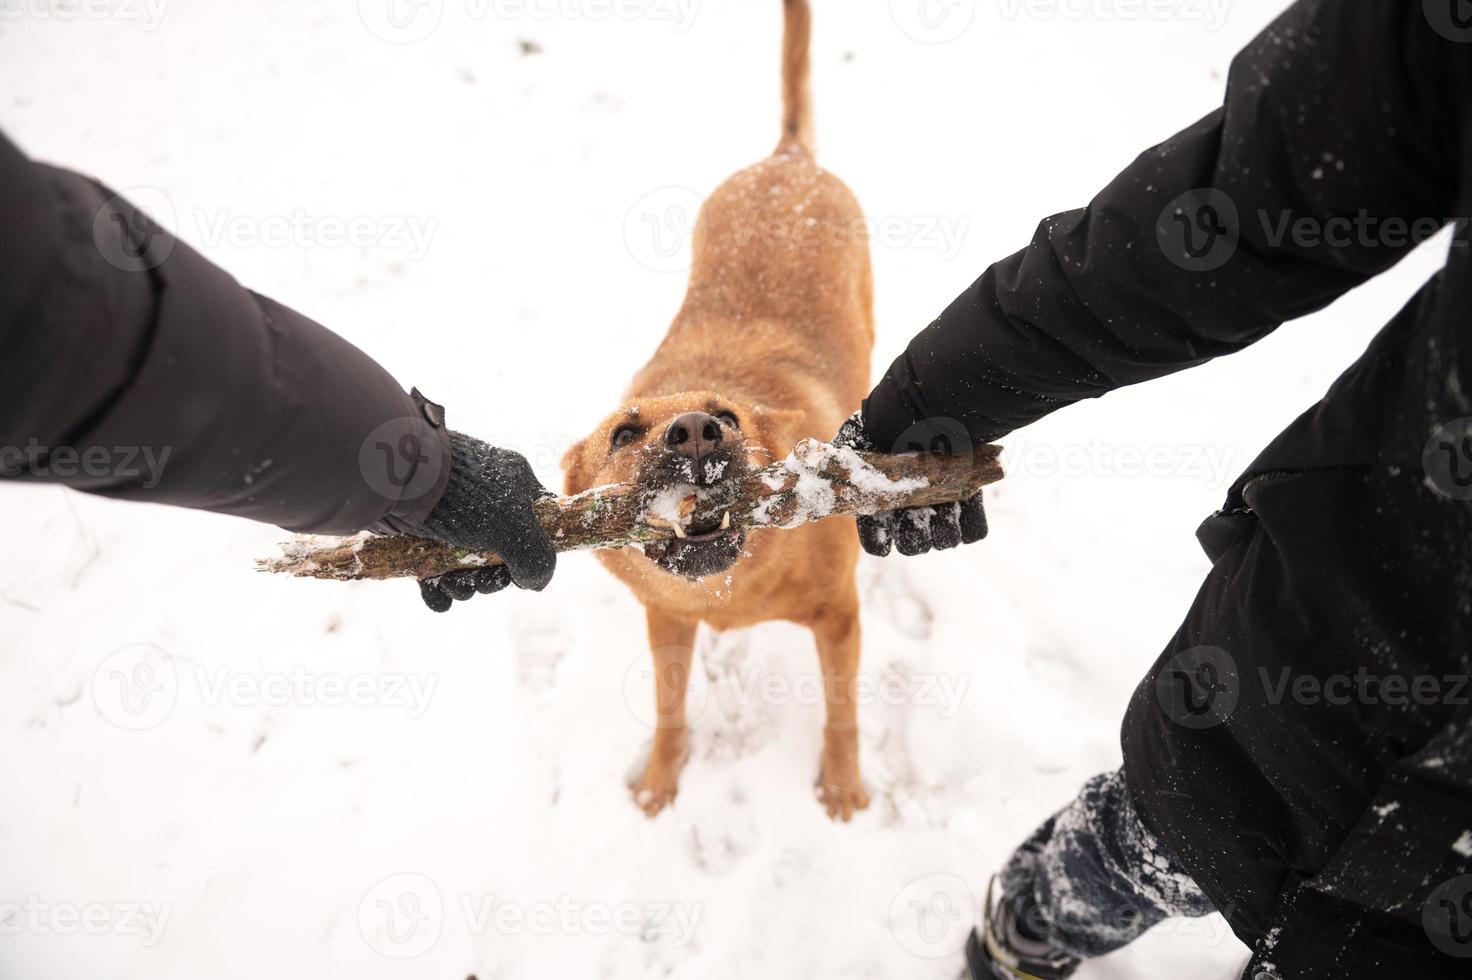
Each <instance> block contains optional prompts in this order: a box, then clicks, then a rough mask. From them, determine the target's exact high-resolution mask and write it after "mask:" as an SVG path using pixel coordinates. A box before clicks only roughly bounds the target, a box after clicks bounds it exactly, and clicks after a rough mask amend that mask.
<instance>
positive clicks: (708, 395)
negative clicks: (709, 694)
mask: <svg viewBox="0 0 1472 980" xmlns="http://www.w3.org/2000/svg"><path fill="white" fill-rule="evenodd" d="M809 23H810V14H809V11H808V5H807V2H806V0H785V26H784V36H783V57H782V92H783V120H782V127H783V128H782V138H781V140H780V142H779V143H778V144H777V149H776V150H775V151H774V152H773V154H772V155H771V156H770V157H768V158H766V159H765V160H762V161H761V162H760V163H757V164H756V165H754V166H751V167H748V168H747V169H745V170H742V171H740V172H739V173H737V174H735V175H734V176H732V177H731V178H729V179H728V180H726V182H725V183H723V184H721V186H720V187H718V188H716V190H715V192H714V193H713V194H711V196H710V197H709V198H708V199H707V200H706V201H705V203H704V205H703V206H702V207H701V210H700V216H699V219H698V220H697V222H696V227H695V233H694V239H693V249H694V264H693V266H692V268H691V271H690V284H689V287H688V290H687V292H686V295H685V302H684V304H683V306H682V307H681V308H680V312H679V313H678V314H677V315H676V316H675V321H674V323H673V324H672V325H671V326H670V329H669V332H668V333H667V334H666V336H665V338H664V342H663V343H661V344H660V346H659V349H658V350H657V351H656V352H655V354H654V357H653V358H652V359H651V360H650V361H649V363H648V364H646V365H645V366H644V368H643V370H641V371H640V372H639V373H638V374H637V375H636V376H635V377H634V381H633V383H632V384H631V385H630V387H629V390H628V393H627V395H626V398H627V403H626V404H625V406H624V407H623V408H621V409H620V410H619V411H617V412H615V413H613V415H611V416H609V417H608V418H607V419H605V420H604V421H603V422H602V423H601V424H600V425H599V426H598V428H597V429H595V430H594V431H593V433H592V435H590V436H588V437H587V438H586V439H584V440H583V441H582V442H580V443H578V444H577V445H576V446H574V447H573V448H572V449H570V450H569V451H568V453H567V455H566V456H565V457H564V458H563V461H562V465H563V469H564V470H565V471H566V474H567V492H568V493H577V492H579V491H582V490H586V489H588V488H590V487H594V486H599V485H602V484H608V483H625V482H642V483H645V484H646V485H647V484H649V483H650V481H653V482H654V483H655V484H657V485H674V484H694V485H695V486H696V487H698V488H699V489H700V491H701V492H702V493H706V494H719V493H720V492H722V490H726V489H730V488H733V487H734V484H735V481H736V480H737V479H738V478H739V476H740V474H741V473H743V472H745V471H746V468H747V467H749V466H753V465H756V466H760V465H765V464H766V463H769V462H771V461H772V460H774V459H780V458H782V457H783V456H785V455H786V454H787V452H788V450H789V449H790V448H791V447H792V445H793V444H794V443H795V442H796V441H797V440H798V439H801V438H803V437H806V436H816V437H818V438H822V439H827V438H830V437H831V436H832V435H833V433H835V432H836V431H838V427H839V426H840V425H841V424H842V422H843V420H844V418H845V417H846V416H847V415H848V414H849V413H850V412H852V411H853V410H854V408H856V407H857V406H858V404H859V402H860V400H861V399H862V398H863V397H864V394H865V393H866V392H867V391H868V380H869V352H870V348H871V347H872V346H873V341H874V327H873V304H872V292H873V286H872V280H871V276H870V271H869V251H868V244H867V240H866V238H865V235H864V224H863V212H862V211H860V210H859V205H858V202H857V201H856V200H855V199H854V196H853V194H852V193H850V192H849V190H848V188H847V187H845V186H844V185H843V184H842V183H841V182H840V181H839V180H838V178H836V177H834V176H833V175H832V174H829V173H826V172H824V171H823V170H821V169H819V167H818V165H817V164H816V163H814V162H813V150H812V137H811V128H810V120H809V115H810V107H809V97H808V35H809ZM732 492H734V491H732ZM858 550H859V549H858V539H857V536H856V535H855V532H854V525H853V521H852V520H851V519H849V518H831V519H829V520H826V521H821V522H819V523H817V524H809V525H806V526H804V527H801V528H798V529H796V530H789V531H782V530H753V531H751V532H750V533H746V532H743V531H742V530H741V529H739V528H734V529H733V528H729V527H724V526H722V525H719V524H714V523H713V524H712V526H710V527H701V528H696V527H690V528H688V529H686V533H685V536H684V537H683V538H682V539H679V540H676V541H672V542H670V543H669V544H668V545H663V544H661V545H650V546H646V547H645V548H644V549H642V550H641V549H636V548H625V549H622V550H619V551H604V552H600V553H599V558H600V559H601V560H602V561H603V563H604V565H606V566H607V567H608V569H609V570H610V571H612V572H613V574H614V575H616V576H618V577H619V578H620V579H622V580H623V581H624V582H625V583H627V584H628V586H629V587H630V588H631V589H633V591H634V594H635V595H636V596H638V597H639V599H640V601H642V602H643V603H644V607H645V611H646V613H647V614H648V621H649V645H650V647H651V648H652V650H653V653H654V665H655V706H656V710H657V712H658V719H659V724H658V727H657V729H656V732H655V738H654V746H653V750H652V752H651V754H650V757H649V761H648V764H647V766H646V768H645V770H644V774H643V776H642V778H640V779H639V781H638V782H637V784H636V785H635V786H634V787H633V789H634V796H635V800H636V801H637V802H638V804H639V805H640V806H641V807H642V808H643V809H644V811H645V812H646V813H648V814H649V815H651V816H653V815H654V814H656V813H658V812H659V811H660V810H661V809H662V808H664V807H665V806H666V805H668V804H669V803H670V802H671V801H672V800H674V798H675V792H676V789H677V787H678V784H679V776H680V770H681V768H682V766H683V765H684V762H685V757H686V751H687V749H686V746H687V742H686V738H687V735H686V729H685V712H684V701H685V691H686V687H687V683H688V679H689V672H690V662H691V650H692V648H693V646H694V642H695V630H696V626H697V624H699V623H701V622H705V623H707V624H708V625H710V626H711V627H712V628H714V629H717V630H728V629H736V628H739V627H744V626H750V625H752V624H754V623H759V622H763V621H765V620H774V619H785V620H791V621H793V622H796V623H801V624H802V625H804V626H807V627H809V628H810V629H812V631H813V635H814V637H815V639H816V640H817V647H818V660H819V663H820V666H821V669H822V674H823V680H824V690H825V695H826V699H827V711H828V717H827V724H826V726H825V727H824V730H823V757H822V763H821V770H820V773H819V777H818V795H819V799H820V800H821V801H822V802H823V804H824V806H825V807H826V808H827V810H828V814H829V816H831V817H841V818H843V819H844V820H848V819H849V818H850V817H851V816H852V815H853V812H854V811H855V810H860V809H863V808H864V807H865V806H867V805H868V802H869V798H868V794H867V793H866V792H865V790H864V784H863V781H862V779H861V778H860V776H859V757H858V727H857V718H856V714H855V710H854V709H855V704H854V694H855V683H856V679H857V672H858V666H859V600H858V591H857V589H856V587H855V583H854V564H855V562H856V560H857V558H858Z"/></svg>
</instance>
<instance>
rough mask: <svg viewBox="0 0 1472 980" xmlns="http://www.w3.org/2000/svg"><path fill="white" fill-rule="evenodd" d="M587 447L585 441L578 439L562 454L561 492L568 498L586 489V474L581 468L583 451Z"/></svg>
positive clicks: (586, 441)
mask: <svg viewBox="0 0 1472 980" xmlns="http://www.w3.org/2000/svg"><path fill="white" fill-rule="evenodd" d="M587 445H588V440H587V439H579V440H578V441H577V442H575V443H573V444H572V446H571V448H569V449H568V451H567V452H565V453H563V454H562V473H563V477H562V492H563V493H565V494H568V495H569V496H571V495H572V494H575V493H582V492H583V491H584V490H586V489H588V488H587V486H586V483H587V473H585V472H584V467H583V449H584V448H585V447H586V446H587Z"/></svg>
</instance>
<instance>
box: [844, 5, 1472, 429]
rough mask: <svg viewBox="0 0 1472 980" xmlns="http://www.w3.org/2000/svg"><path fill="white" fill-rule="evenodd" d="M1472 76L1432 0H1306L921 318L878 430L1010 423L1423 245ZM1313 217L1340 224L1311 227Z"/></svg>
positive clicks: (1097, 390) (1223, 348) (885, 396)
mask: <svg viewBox="0 0 1472 980" xmlns="http://www.w3.org/2000/svg"><path fill="white" fill-rule="evenodd" d="M1469 87H1472V44H1464V43H1455V42H1453V41H1451V40H1449V39H1448V38H1446V37H1443V36H1442V35H1441V34H1439V33H1438V32H1437V30H1436V29H1435V28H1434V27H1433V26H1432V24H1430V23H1429V22H1428V20H1427V17H1426V14H1425V13H1424V12H1423V5H1422V4H1421V3H1420V2H1419V0H1393V2H1375V3H1366V2H1362V0H1300V2H1298V3H1297V4H1295V5H1294V6H1293V7H1292V8H1290V9H1289V10H1288V11H1287V12H1286V13H1285V14H1284V15H1283V16H1282V17H1280V18H1279V19H1278V20H1277V21H1276V22H1274V23H1273V24H1272V25H1271V26H1270V27H1269V28H1268V29H1267V30H1265V31H1264V32H1263V33H1262V34H1260V35H1259V36H1258V37H1257V38H1256V39H1255V40H1254V41H1252V43H1250V44H1249V45H1248V46H1247V47H1246V48H1245V49H1243V51H1242V52H1241V53H1240V54H1238V55H1237V57H1236V58H1235V59H1234V61H1233V63H1232V67H1231V72H1230V75H1229V78H1228V81H1227V93H1226V100H1225V104H1224V106H1223V107H1222V108H1221V109H1218V110H1216V111H1215V112H1213V113H1211V114H1210V115H1208V116H1206V117H1205V118H1204V119H1202V120H1201V121H1199V122H1197V123H1196V124H1195V125H1193V126H1190V127H1188V128H1187V129H1185V130H1182V131H1181V132H1180V133H1178V134H1176V135H1175V136H1173V137H1171V138H1170V139H1168V140H1166V141H1165V142H1164V143H1162V144H1160V145H1159V146H1156V147H1154V148H1152V149H1150V150H1147V151H1146V152H1145V153H1143V154H1141V155H1140V157H1138V158H1137V159H1136V160H1135V161H1134V162H1133V163H1132V164H1130V166H1129V167H1127V168H1126V169H1125V170H1124V172H1123V173H1121V174H1120V175H1119V176H1118V177H1116V178H1115V179H1114V180H1113V181H1112V182H1111V183H1110V184H1109V185H1108V186H1107V187H1105V188H1104V189H1103V190H1102V191H1100V192H1099V194H1098V195H1097V196H1096V197H1095V198H1094V200H1093V201H1092V202H1091V203H1090V204H1089V206H1088V207H1086V208H1083V209H1081V210H1076V211H1068V212H1064V213H1062V214H1058V215H1054V216H1053V217H1051V218H1047V219H1046V220H1044V221H1043V222H1042V223H1041V224H1040V225H1039V226H1038V229H1037V233H1036V234H1035V235H1034V237H1033V240H1032V243H1031V244H1030V245H1028V246H1027V247H1026V248H1024V249H1023V250H1022V251H1020V252H1017V253H1016V254H1014V255H1011V256H1009V257H1008V258H1006V259H1003V260H1002V261H1000V262H998V263H997V264H996V265H994V266H992V267H991V268H990V269H988V270H987V271H986V272H985V273H984V274H983V275H982V276H981V278H980V279H978V280H977V281H976V282H975V283H974V284H972V286H971V287H970V288H968V289H967V290H966V291H965V292H964V293H962V294H961V295H960V296H959V297H958V298H957V299H956V300H955V302H953V303H952V304H951V305H950V306H949V307H948V308H947V309H946V310H945V311H944V312H943V313H942V314H941V315H940V317H939V318H938V319H936V321H935V322H934V323H932V324H931V325H930V326H929V327H927V328H926V329H925V330H924V331H922V332H921V333H920V334H919V335H917V336H916V337H915V338H914V340H913V341H911V343H910V345H909V346H908V348H907V349H906V350H905V352H904V353H903V354H902V355H900V357H899V358H897V359H896V360H895V361H894V363H893V364H892V365H891V366H890V368H889V369H888V371H887V372H886V373H885V375H884V377H883V379H882V380H881V381H880V382H879V384H878V385H877V387H875V389H874V391H873V392H872V393H871V394H870V395H869V397H868V399H867V400H866V401H865V403H864V410H863V424H864V429H865V432H866V434H867V435H868V437H869V438H870V440H872V441H873V442H874V443H876V444H878V445H880V446H887V445H891V444H893V442H894V441H895V440H897V439H898V438H899V437H900V435H901V434H902V433H903V432H904V430H905V429H907V428H908V427H910V426H911V425H912V424H914V423H915V422H917V421H918V420H922V419H935V418H951V419H956V420H959V421H960V422H961V423H962V424H963V425H964V426H965V428H966V430H967V431H968V432H969V433H970V436H971V438H973V439H975V440H977V441H981V442H989V441H993V440H995V439H997V438H998V437H1000V436H1003V435H1005V434H1006V433H1008V432H1011V431H1012V430H1014V429H1016V428H1019V427H1021V426H1024V425H1026V424H1028V423H1029V422H1033V421H1035V420H1037V419H1038V418H1040V417H1042V416H1044V415H1046V414H1048V413H1049V412H1052V411H1055V410H1057V409H1059V408H1062V407H1064V406H1066V405H1070V404H1072V403H1074V402H1076V401H1079V400H1081V399H1085V398H1092V397H1096V396H1098V395H1102V394H1104V393H1105V392H1107V391H1110V390H1112V389H1114V388H1118V387H1121V386H1124V385H1129V384H1135V383H1137V382H1140V381H1146V380H1149V379H1151V378H1156V377H1160V376H1161V375H1165V374H1169V373H1171V372H1173V371H1178V370H1180V369H1182V368H1187V367H1191V366H1193V365H1196V364H1200V363H1202V362H1204V361H1207V360H1210V359H1211V358H1214V357H1217V356H1220V355H1222V354H1228V353H1231V352H1233V351H1237V350H1240V349H1241V348H1243V347H1246V346H1247V345H1249V344H1251V343H1253V342H1254V341H1256V340H1258V339H1260V338H1262V337H1263V336H1265V335H1266V334H1268V333H1269V332H1271V331H1272V330H1273V329H1274V328H1275V327H1277V326H1278V325H1279V324H1280V323H1282V322H1283V321H1285V320H1289V319H1292V318H1294V317H1299V316H1303V315H1304V314H1307V313H1310V312H1313V311H1314V310H1317V309H1319V308H1321V307H1323V306H1325V305H1327V304H1328V303H1330V302H1331V301H1332V300H1334V299H1335V298H1336V297H1338V296H1340V295H1341V294H1343V293H1344V292H1345V291H1347V290H1348V289H1350V288H1352V287H1353V286H1355V285H1358V284H1359V283H1361V282H1363V281H1365V280H1366V279H1368V278H1369V277H1371V276H1374V275H1375V274H1377V273H1379V272H1381V271H1383V270H1384V269H1386V268H1388V267H1390V266H1391V265H1393V264H1394V263H1395V262H1396V261H1398V260H1399V259H1400V258H1402V257H1403V256H1404V255H1406V254H1407V253H1408V252H1409V251H1410V249H1411V247H1412V245H1411V243H1410V242H1409V241H1407V238H1408V236H1407V235H1406V234H1405V233H1404V231H1401V233H1400V234H1399V235H1397V234H1396V231H1397V229H1399V228H1404V227H1409V226H1411V225H1412V224H1413V223H1414V222H1416V221H1417V220H1420V219H1429V221H1430V224H1429V225H1423V226H1422V236H1423V237H1424V236H1425V229H1426V228H1428V227H1438V226H1439V225H1440V224H1441V223H1442V222H1444V221H1445V220H1446V219H1447V218H1449V217H1451V216H1452V211H1453V209H1454V208H1455V206H1456V187H1457V175H1458V174H1459V172H1460V171H1461V169H1462V167H1463V165H1464V157H1463V152H1464V146H1463V140H1464V135H1463V134H1464V133H1465V131H1466V119H1465V113H1466V111H1467V106H1468V94H1469ZM1192 192H1195V193H1194V194H1193V193H1192ZM1232 211H1235V216H1234V215H1233V214H1232ZM1300 219H1309V221H1310V222H1311V223H1312V226H1314V227H1317V228H1318V229H1325V230H1332V231H1333V233H1334V234H1335V238H1336V240H1340V241H1342V245H1341V246H1339V247H1335V246H1332V245H1329V244H1312V243H1309V242H1298V241H1295V240H1294V235H1293V233H1292V230H1291V225H1292V222H1296V221H1299V220H1300ZM1331 219H1339V220H1336V221H1335V222H1334V223H1333V224H1330V221H1331ZM1345 219H1347V223H1346V220H1345ZM1285 221H1286V222H1288V232H1287V234H1284V235H1282V237H1281V238H1280V237H1279V235H1280V232H1281V231H1283V230H1284V227H1285V226H1284V222H1285ZM1360 229H1367V230H1365V231H1364V232H1363V233H1362V232H1361V230H1360ZM1188 232H1189V234H1190V241H1189V243H1188V242H1187V241H1186V238H1185V235H1186V233H1188ZM1223 232H1224V233H1223ZM1341 233H1343V234H1342V236H1341ZM1234 238H1235V244H1233V239H1234ZM1397 240H1399V244H1397Z"/></svg>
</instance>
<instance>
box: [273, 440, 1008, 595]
mask: <svg viewBox="0 0 1472 980" xmlns="http://www.w3.org/2000/svg"><path fill="white" fill-rule="evenodd" d="M1000 452H1001V449H1000V447H997V446H980V447H978V448H976V449H975V450H974V451H973V452H972V453H971V455H970V456H939V455H933V454H921V453H905V454H901V455H887V454H884V453H865V452H858V451H856V450H854V449H850V448H848V447H840V446H834V445H832V444H830V443H826V442H819V441H818V440H816V439H804V440H802V441H801V442H799V443H798V444H797V446H796V447H794V448H793V450H792V452H791V453H789V454H788V456H787V458H786V459H783V460H781V461H779V462H776V463H773V464H771V465H770V466H766V467H763V468H761V469H757V470H751V471H750V472H749V473H747V474H746V475H745V476H743V477H742V479H741V481H740V483H739V485H738V487H737V493H736V494H735V495H734V498H733V497H732V496H731V495H730V494H725V495H720V494H717V493H713V492H711V491H710V490H708V489H707V488H704V487H696V486H692V485H675V486H662V487H644V486H639V485H635V484H615V485H612V486H606V487H595V488H594V489H592V490H588V491H586V492H584V493H580V494H577V495H576V496H573V497H547V498H545V499H543V500H539V501H537V502H536V504H535V505H534V506H535V509H536V513H537V519H538V520H540V521H541V522H542V526H543V527H544V528H546V529H547V534H548V535H549V536H550V537H551V538H552V542H553V544H554V545H555V546H556V548H557V550H558V551H580V550H585V549H592V548H622V547H625V546H627V545H637V544H640V543H643V542H645V541H660V540H665V539H667V538H674V537H680V536H682V534H683V528H685V527H689V526H690V525H692V524H703V523H707V522H709V521H711V520H718V521H724V520H726V518H727V515H729V519H730V522H731V524H732V525H735V526H739V527H749V528H763V527H776V528H792V527H797V526H799V525H801V524H806V523H808V522H809V521H817V520H822V519H823V518H825V517H836V516H839V515H843V514H850V515H851V514H872V513H874V512H876V511H881V510H892V509H894V508H897V507H920V506H926V505H930V504H946V503H953V502H956V501H961V500H965V499H967V498H968V497H970V496H971V495H972V494H974V493H976V491H977V490H979V489H980V488H981V487H983V486H985V485H986V484H988V483H994V482H996V481H997V480H1000V479H1001V478H1002V466H1001V463H1000V462H998V459H997V457H998V455H999V454H1000ZM500 563H501V559H500V558H499V557H498V556H497V555H495V554H493V553H490V552H483V553H476V552H469V551H465V550H464V549H461V548H455V547H453V546H451V545H448V544H445V543H443V542H440V541H432V540H428V539H425V538H416V537H411V536H409V535H377V534H368V533H364V534H358V535H354V536H352V537H346V538H333V537H321V536H314V535H303V536H299V537H298V538H296V539H295V540H293V541H290V542H287V543H285V544H283V545H282V546H281V555H280V556H279V557H276V558H265V559H261V560H259V561H257V562H256V566H257V567H258V568H259V569H261V570H263V571H268V572H281V573H284V574H287V575H295V576H298V577H303V578H321V579H336V580H338V581H344V582H346V581H353V580H358V579H389V578H427V577H429V576H432V575H438V574H440V573H442V572H448V571H453V570H455V569H458V568H475V567H478V566H483V565H499V564H500Z"/></svg>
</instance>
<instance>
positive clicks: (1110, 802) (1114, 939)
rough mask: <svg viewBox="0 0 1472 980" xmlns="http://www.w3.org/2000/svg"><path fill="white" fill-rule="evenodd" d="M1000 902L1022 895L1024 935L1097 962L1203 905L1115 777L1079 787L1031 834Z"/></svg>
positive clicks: (1202, 910) (1008, 871)
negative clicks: (1026, 908) (1028, 911)
mask: <svg viewBox="0 0 1472 980" xmlns="http://www.w3.org/2000/svg"><path fill="white" fill-rule="evenodd" d="M1000 885H1001V888H1002V892H1003V894H1004V895H1007V896H1009V897H1010V896H1016V895H1030V896H1031V898H1032V901H1033V903H1034V904H1033V908H1034V910H1035V912H1034V915H1033V917H1031V918H1030V919H1029V921H1028V923H1027V925H1028V927H1029V929H1030V931H1032V932H1035V933H1038V934H1040V935H1042V936H1045V937H1046V938H1047V939H1048V941H1049V943H1050V944H1051V945H1053V946H1054V947H1056V948H1058V949H1060V950H1062V951H1063V952H1066V953H1072V954H1073V955H1074V956H1082V957H1090V956H1102V955H1103V954H1105V953H1108V952H1112V951H1113V950H1116V949H1118V948H1119V947H1121V946H1123V945H1125V944H1126V943H1129V942H1131V941H1133V940H1134V939H1137V938H1138V937H1139V936H1141V935H1142V934H1144V932H1145V931H1146V930H1147V929H1149V928H1150V927H1151V926H1154V925H1156V924H1158V923H1160V922H1163V921H1165V920H1166V919H1169V918H1174V917H1176V916H1192V917H1197V916H1203V915H1208V914H1210V913H1211V912H1212V911H1213V908H1212V904H1211V901H1210V900H1209V899H1208V898H1207V897H1206V896H1205V895H1204V894H1202V892H1201V889H1200V888H1198V887H1196V884H1195V882H1193V881H1192V880H1191V878H1190V876H1189V875H1187V874H1186V873H1185V872H1184V871H1182V870H1181V869H1180V867H1179V866H1178V865H1177V863H1176V860H1175V858H1174V857H1172V856H1171V854H1170V853H1169V852H1168V851H1167V850H1166V849H1165V847H1164V846H1163V845H1162V844H1161V843H1160V841H1159V840H1157V839H1156V837H1155V835H1154V834H1152V833H1151V832H1150V831H1149V830H1147V829H1146V828H1145V825H1144V824H1142V823H1141V822H1140V818H1139V816H1138V815H1137V814H1136V813H1135V807H1134V803H1133V802H1132V801H1131V799H1130V792H1129V787H1128V786H1126V785H1125V775H1124V772H1123V770H1120V771H1116V772H1109V773H1103V774H1101V775H1098V776H1095V777H1094V778H1093V779H1090V780H1089V781H1088V782H1087V783H1085V784H1084V788H1083V790H1082V791H1080V792H1079V795H1078V797H1077V798H1076V799H1075V800H1074V801H1073V802H1072V803H1070V804H1068V805H1067V806H1066V807H1064V808H1063V809H1062V810H1059V811H1058V812H1057V813H1056V814H1054V815H1053V816H1052V817H1050V818H1049V819H1048V821H1047V822H1046V823H1044V824H1043V825H1042V826H1041V827H1039V828H1038V829H1037V830H1036V831H1034V832H1033V835H1032V836H1031V837H1029V838H1028V839H1027V841H1026V843H1024V844H1023V845H1022V846H1021V847H1019V848H1018V849H1017V851H1016V852H1015V853H1014V854H1013V855H1012V859H1011V860H1010V861H1008V862H1007V866H1006V868H1004V869H1003V870H1002V874H1001V880H1000Z"/></svg>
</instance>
